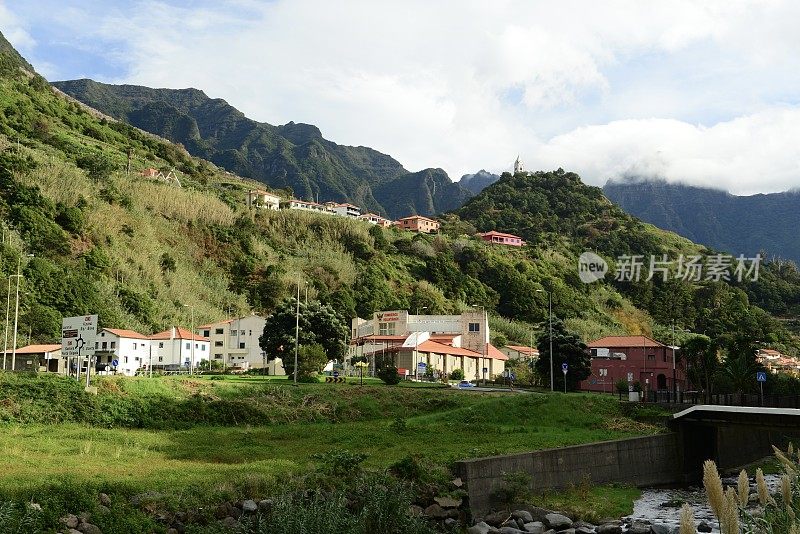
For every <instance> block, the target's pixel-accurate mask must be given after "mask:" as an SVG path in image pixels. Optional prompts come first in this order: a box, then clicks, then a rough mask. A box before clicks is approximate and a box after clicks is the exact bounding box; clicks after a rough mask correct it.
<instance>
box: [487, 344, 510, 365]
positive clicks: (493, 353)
mask: <svg viewBox="0 0 800 534" xmlns="http://www.w3.org/2000/svg"><path fill="white" fill-rule="evenodd" d="M488 348H489V350H488V352H487V356H489V357H490V358H492V359H493V360H503V361H505V360H508V356H506V355H505V354H503V353H502V352H500V349H498V348H497V347H495V346H494V345H492V344H491V343H489V347H488Z"/></svg>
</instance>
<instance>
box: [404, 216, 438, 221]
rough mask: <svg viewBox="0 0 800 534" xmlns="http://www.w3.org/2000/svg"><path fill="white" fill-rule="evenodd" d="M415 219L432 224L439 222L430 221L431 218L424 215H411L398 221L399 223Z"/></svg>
mask: <svg viewBox="0 0 800 534" xmlns="http://www.w3.org/2000/svg"><path fill="white" fill-rule="evenodd" d="M414 219H425V220H426V221H430V222H434V223H435V222H438V221H436V220H434V219H430V218H428V217H425V216H423V215H409V216H408V217H401V218H399V219H397V222H400V221H412V220H414Z"/></svg>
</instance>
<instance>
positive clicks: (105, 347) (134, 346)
mask: <svg viewBox="0 0 800 534" xmlns="http://www.w3.org/2000/svg"><path fill="white" fill-rule="evenodd" d="M107 348H108V343H107V342H105V341H103V349H107ZM133 348H134V349H135V348H136V345H135V344H134V345H133Z"/></svg>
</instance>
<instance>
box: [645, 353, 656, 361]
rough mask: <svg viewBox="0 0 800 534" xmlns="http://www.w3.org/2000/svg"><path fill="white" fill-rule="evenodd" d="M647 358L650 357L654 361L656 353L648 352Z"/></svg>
mask: <svg viewBox="0 0 800 534" xmlns="http://www.w3.org/2000/svg"><path fill="white" fill-rule="evenodd" d="M647 359H648V360H653V361H655V359H656V355H655V354H648V355H647Z"/></svg>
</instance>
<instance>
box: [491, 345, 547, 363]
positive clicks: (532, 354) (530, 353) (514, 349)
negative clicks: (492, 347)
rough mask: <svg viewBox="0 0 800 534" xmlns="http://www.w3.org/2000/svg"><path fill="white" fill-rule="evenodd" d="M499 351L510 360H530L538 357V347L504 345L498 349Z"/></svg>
mask: <svg viewBox="0 0 800 534" xmlns="http://www.w3.org/2000/svg"><path fill="white" fill-rule="evenodd" d="M500 352H502V353H503V354H505V355H506V356H508V357H509V358H510V359H512V360H520V361H531V360H536V359H537V358H539V349H537V348H536V347H526V346H524V345H506V346H505V347H502V348H501V349H500Z"/></svg>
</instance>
